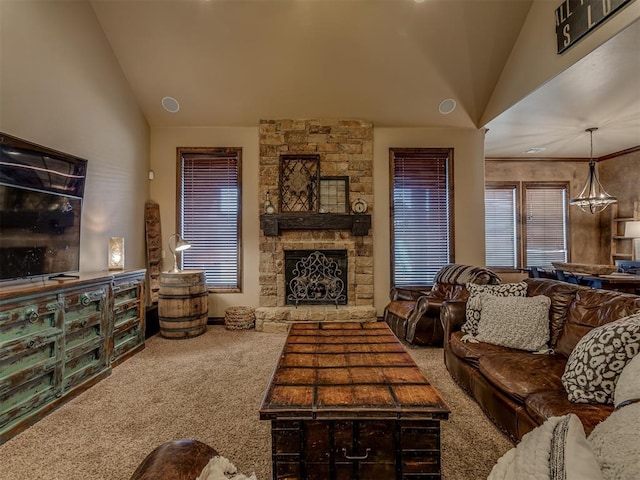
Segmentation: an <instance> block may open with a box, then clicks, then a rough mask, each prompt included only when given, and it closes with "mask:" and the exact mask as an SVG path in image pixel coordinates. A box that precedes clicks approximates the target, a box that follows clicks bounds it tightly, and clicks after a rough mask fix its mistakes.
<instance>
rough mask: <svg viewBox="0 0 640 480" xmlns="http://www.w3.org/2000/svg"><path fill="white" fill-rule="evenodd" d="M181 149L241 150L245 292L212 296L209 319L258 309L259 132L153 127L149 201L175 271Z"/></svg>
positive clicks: (168, 265) (167, 258)
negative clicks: (172, 240) (237, 309)
mask: <svg viewBox="0 0 640 480" xmlns="http://www.w3.org/2000/svg"><path fill="white" fill-rule="evenodd" d="M178 147H240V148H242V254H243V257H242V262H243V276H242V292H241V293H226V294H222V293H216V294H211V295H209V316H210V317H224V311H225V309H226V308H227V307H230V306H238V305H246V306H253V307H257V306H258V296H259V293H260V291H259V285H258V261H259V250H258V239H259V233H260V230H259V229H260V218H259V209H258V206H259V202H260V201H259V199H258V163H259V162H258V127H238V128H233V127H229V128H213V127H211V128H206V127H203V128H154V129H152V130H151V169H152V170H153V171H154V174H155V179H154V180H153V181H151V182H150V183H151V192H150V193H151V200H154V201H156V202H158V204H159V205H160V218H161V220H160V222H161V229H162V247H163V253H164V268H163V271H167V270H169V269H171V268H173V258H172V257H171V252H170V251H169V249H168V240H169V236H170V235H172V234H173V233H175V232H176V218H177V215H176V198H177V166H178V163H177V152H176V149H177V148H178Z"/></svg>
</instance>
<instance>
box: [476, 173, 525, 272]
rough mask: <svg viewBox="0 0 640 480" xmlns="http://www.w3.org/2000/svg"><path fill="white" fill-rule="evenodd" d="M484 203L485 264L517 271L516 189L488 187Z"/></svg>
mask: <svg viewBox="0 0 640 480" xmlns="http://www.w3.org/2000/svg"><path fill="white" fill-rule="evenodd" d="M484 203H485V212H484V218H485V245H486V258H485V263H486V265H488V266H490V267H497V268H518V186H517V185H514V184H489V183H488V184H487V185H486V186H485V191H484Z"/></svg>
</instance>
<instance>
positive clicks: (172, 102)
mask: <svg viewBox="0 0 640 480" xmlns="http://www.w3.org/2000/svg"><path fill="white" fill-rule="evenodd" d="M162 106H163V107H164V109H165V110H166V111H167V112H171V113H176V112H177V111H178V110H180V104H179V103H178V101H177V100H176V99H175V98H173V97H164V98H163V99H162Z"/></svg>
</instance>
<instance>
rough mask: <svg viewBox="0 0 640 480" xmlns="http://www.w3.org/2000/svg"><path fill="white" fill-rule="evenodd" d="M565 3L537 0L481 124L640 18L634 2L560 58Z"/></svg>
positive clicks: (639, 5) (639, 4)
mask: <svg viewBox="0 0 640 480" xmlns="http://www.w3.org/2000/svg"><path fill="white" fill-rule="evenodd" d="M561 3H562V2H561V1H554V0H534V2H533V5H532V6H531V9H530V10H529V14H528V15H527V19H526V20H525V22H524V25H523V27H522V30H521V31H520V35H519V36H518V40H517V41H516V44H515V45H514V47H513V50H512V51H511V55H510V56H509V60H508V61H507V63H506V65H505V67H504V69H503V70H502V74H501V75H500V79H499V80H498V83H497V85H496V88H495V90H494V93H493V95H492V96H491V99H490V100H489V104H488V106H487V108H486V109H485V112H484V114H483V116H482V121H481V123H480V124H481V125H486V124H487V123H488V122H489V121H490V120H492V119H494V118H495V117H497V116H498V115H500V114H501V113H502V112H504V111H505V110H507V109H508V108H509V107H511V106H513V105H515V104H516V103H517V102H519V101H520V100H522V99H523V98H524V97H526V96H527V95H529V94H530V93H531V92H533V91H534V90H535V89H537V88H538V87H540V86H541V85H543V84H545V83H546V82H548V81H549V80H551V79H552V78H553V77H555V76H556V75H558V74H559V73H561V72H563V71H564V70H566V69H567V68H569V67H570V66H571V65H573V64H574V63H576V62H577V61H578V60H580V59H581V58H582V57H584V56H585V55H587V54H588V53H590V52H592V51H593V50H595V49H596V48H597V47H599V46H600V45H602V44H603V43H604V42H606V41H607V40H609V39H610V38H612V37H614V36H615V35H616V34H617V33H618V32H620V31H621V30H623V29H624V28H625V27H627V26H629V25H631V23H633V22H634V21H635V20H637V19H638V18H640V2H632V3H630V4H629V5H626V6H625V7H624V8H623V9H622V10H621V11H619V12H617V13H616V14H614V15H612V16H611V17H610V18H608V19H607V20H606V21H605V22H603V23H602V24H601V25H599V26H598V27H596V28H594V29H593V30H592V31H591V32H589V33H588V34H587V35H586V36H585V37H583V38H582V39H581V40H580V41H578V42H577V43H575V44H574V45H572V46H571V47H570V48H569V49H568V50H565V51H564V52H563V53H562V54H560V55H558V53H557V45H556V34H555V10H556V8H557V7H558V6H559V5H560V4H561Z"/></svg>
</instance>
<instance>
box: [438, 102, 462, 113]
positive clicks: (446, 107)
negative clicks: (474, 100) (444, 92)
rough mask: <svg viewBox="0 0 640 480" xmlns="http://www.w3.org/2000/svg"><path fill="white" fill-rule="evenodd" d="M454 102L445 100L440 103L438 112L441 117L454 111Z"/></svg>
mask: <svg viewBox="0 0 640 480" xmlns="http://www.w3.org/2000/svg"><path fill="white" fill-rule="evenodd" d="M456 105H457V103H456V101H455V100H454V99H453V98H445V99H444V100H442V101H441V102H440V105H439V106H438V111H439V112H440V113H441V114H443V115H448V114H450V113H451V112H453V111H454V110H455V109H456Z"/></svg>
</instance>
